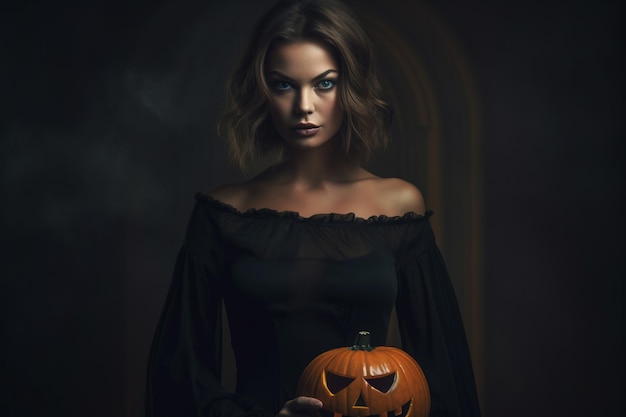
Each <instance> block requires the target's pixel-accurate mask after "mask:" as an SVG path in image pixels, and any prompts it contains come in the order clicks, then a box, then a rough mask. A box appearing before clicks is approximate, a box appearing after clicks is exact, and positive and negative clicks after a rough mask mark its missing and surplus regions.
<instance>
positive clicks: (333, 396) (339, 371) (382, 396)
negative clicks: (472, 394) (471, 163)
mask: <svg viewBox="0 0 626 417" xmlns="http://www.w3.org/2000/svg"><path fill="white" fill-rule="evenodd" d="M297 392H298V395H304V396H308V397H315V398H318V399H320V400H321V401H322V402H323V403H324V406H323V407H322V410H325V411H327V412H329V413H332V414H333V416H334V417H341V416H346V417H347V416H349V417H367V416H375V415H378V416H380V417H388V416H389V414H388V413H389V412H391V413H392V414H393V415H395V416H400V415H404V417H428V413H429V411H430V392H429V389H428V383H427V382H426V377H425V376H424V373H423V372H422V369H421V368H420V366H419V365H418V364H417V362H415V360H414V359H413V358H412V357H411V356H410V355H409V354H407V353H406V352H404V351H403V350H401V349H398V348H394V347H388V346H379V347H376V348H372V347H370V346H369V333H368V332H360V333H359V336H358V338H357V343H355V345H354V346H352V347H344V348H338V349H332V350H329V351H327V352H324V353H322V354H321V355H319V356H317V357H316V358H315V359H313V360H312V361H311V363H309V365H308V366H307V367H306V369H305V370H304V372H303V373H302V376H301V377H300V381H299V383H298V389H297ZM403 408H404V409H403ZM403 412H406V414H403Z"/></svg>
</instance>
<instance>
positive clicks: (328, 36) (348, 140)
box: [218, 0, 391, 170]
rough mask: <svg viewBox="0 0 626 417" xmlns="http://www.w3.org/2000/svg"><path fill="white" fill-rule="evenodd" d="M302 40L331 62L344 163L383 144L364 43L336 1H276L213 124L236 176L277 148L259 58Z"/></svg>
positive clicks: (385, 115)
mask: <svg viewBox="0 0 626 417" xmlns="http://www.w3.org/2000/svg"><path fill="white" fill-rule="evenodd" d="M302 40H311V41H317V42H322V43H324V44H326V45H328V46H329V47H330V49H331V50H332V51H333V53H334V55H335V59H336V60H337V62H338V65H339V71H340V82H339V84H338V93H339V100H340V104H341V106H342V108H343V111H344V122H343V124H342V126H341V130H340V135H339V137H341V140H342V148H343V149H344V151H345V152H346V156H348V157H350V158H353V159H354V160H357V161H358V162H361V163H364V162H366V161H367V160H368V159H369V157H370V155H371V153H372V151H374V150H375V149H380V148H384V147H385V146H386V145H387V143H388V140H389V136H388V132H389V125H390V123H391V107H390V106H389V104H388V103H387V102H386V100H385V99H384V98H383V94H382V88H381V85H380V82H379V80H378V77H377V75H376V72H375V68H374V62H373V48H372V44H371V41H370V40H369V38H368V37H367V35H366V34H365V32H364V30H363V29H362V28H361V26H360V25H359V24H358V23H357V21H356V20H355V19H354V18H353V17H352V16H351V12H350V11H349V10H348V9H347V8H346V7H345V6H344V5H343V4H342V3H340V2H338V1H336V0H281V1H279V2H278V3H277V4H276V5H274V7H272V8H271V9H270V10H269V11H268V12H267V13H266V14H265V15H264V16H263V17H262V18H261V19H260V20H259V22H258V23H257V25H256V26H255V28H254V31H253V33H252V36H251V38H250V41H249V43H248V45H247V47H246V48H245V50H244V53H243V56H242V57H241V60H240V62H239V64H238V65H237V67H236V68H235V70H234V71H233V73H232V75H231V77H230V80H229V82H228V96H227V104H226V108H225V111H224V114H223V115H222V117H221V119H220V121H219V124H218V132H219V133H220V135H221V136H224V137H225V139H226V140H227V143H228V145H229V151H230V156H231V157H232V159H233V160H234V161H235V162H236V163H237V164H238V165H239V166H240V167H241V168H242V169H243V170H245V169H246V168H248V167H249V166H250V165H251V164H255V163H258V162H260V160H262V159H263V158H265V157H267V156H268V155H269V154H271V153H272V152H274V151H281V150H282V149H283V146H284V142H283V141H282V139H281V138H280V137H279V135H278V132H277V131H276V129H275V128H274V125H273V123H272V120H271V118H270V115H269V106H268V97H269V88H268V85H267V82H266V79H265V73H264V67H265V59H266V56H267V54H268V51H269V50H270V48H271V47H272V45H274V44H275V43H276V42H284V41H287V42H295V41H302Z"/></svg>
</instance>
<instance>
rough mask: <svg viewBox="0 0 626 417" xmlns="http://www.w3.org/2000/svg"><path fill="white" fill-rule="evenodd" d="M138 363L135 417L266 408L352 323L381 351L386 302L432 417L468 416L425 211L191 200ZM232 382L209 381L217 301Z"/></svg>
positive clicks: (453, 307) (453, 321)
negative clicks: (156, 318) (139, 408)
mask: <svg viewBox="0 0 626 417" xmlns="http://www.w3.org/2000/svg"><path fill="white" fill-rule="evenodd" d="M196 199H197V202H196V206H195V208H194V211H193V213H192V215H191V219H190V222H189V226H188V229H187V235H186V239H185V243H184V245H183V247H182V249H181V251H180V254H179V256H178V260H177V263H176V268H175V271H174V277H173V280H172V284H171V287H170V290H169V294H168V297H167V301H166V305H165V308H164V311H163V313H162V316H161V320H160V322H159V325H158V328H157V331H156V335H155V337H154V341H153V345H152V351H151V355H150V362H149V369H148V386H147V388H148V391H147V402H146V408H147V410H146V414H147V416H151V417H153V416H155V417H156V416H159V417H160V416H172V417H174V416H175V417H185V416H212V417H218V416H219V417H238V416H252V415H258V416H274V415H275V413H276V412H277V411H278V410H279V409H280V408H281V407H282V405H283V404H284V403H285V401H287V400H289V399H291V398H293V397H294V395H295V394H294V393H295V388H296V384H297V381H298V378H299V376H300V373H301V372H302V370H303V369H304V368H305V367H306V365H307V364H308V362H309V361H310V360H311V359H313V358H314V357H315V356H317V355H318V354H320V353H322V352H324V351H326V350H328V349H332V348H336V347H340V346H349V345H351V344H352V343H353V342H354V338H355V335H356V334H357V333H358V331H360V330H368V331H370V332H371V334H372V344H373V345H374V346H376V345H384V344H385V339H386V335H387V327H388V323H389V319H390V315H391V312H392V309H393V307H394V305H395V307H396V310H397V314H398V322H399V328H400V333H401V338H402V348H403V349H404V350H405V351H407V352H408V353H409V354H411V355H412V356H413V357H414V358H415V359H416V360H417V362H418V363H419V364H420V365H421V367H422V369H423V371H424V373H425V375H426V378H427V380H428V383H429V386H430V390H431V397H432V406H431V408H432V410H431V415H432V416H455V417H457V416H458V417H472V416H478V415H479V409H478V400H477V396H476V387H475V383H474V376H473V372H472V367H471V362H470V357H469V353H468V348H467V342H466V339H465V333H464V330H463V325H462V322H461V317H460V313H459V309H458V306H457V302H456V298H455V296H454V292H453V288H452V285H451V283H450V280H449V278H448V275H447V272H446V268H445V265H444V263H443V260H442V258H441V255H440V253H439V250H438V249H437V247H436V245H435V239H434V235H433V232H432V229H431V227H430V223H429V222H428V217H429V216H430V214H431V213H430V212H429V213H427V214H426V216H420V215H417V214H415V213H407V214H405V215H404V216H401V217H386V216H376V217H371V218H369V219H361V218H358V217H355V216H354V215H352V214H320V215H315V216H312V217H308V218H303V217H300V216H299V215H298V214H297V213H294V212H277V211H274V210H269V209H259V210H249V211H247V212H245V213H241V212H239V211H237V210H236V209H234V208H233V207H231V206H229V205H226V204H224V203H222V202H220V201H217V200H215V199H213V198H211V197H209V196H206V195H202V194H198V195H197V196H196ZM222 300H223V301H224V304H225V306H226V311H227V316H228V323H229V327H230V330H231V340H232V347H233V351H234V354H235V361H236V365H237V378H236V382H237V388H236V392H235V393H229V392H227V391H226V390H225V389H224V388H223V387H222V386H221V385H220V382H219V381H220V363H221V359H220V358H221V352H220V350H221V343H222V342H221V328H220V323H221V317H220V313H221V302H222Z"/></svg>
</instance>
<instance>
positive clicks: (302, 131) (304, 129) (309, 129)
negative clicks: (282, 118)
mask: <svg viewBox="0 0 626 417" xmlns="http://www.w3.org/2000/svg"><path fill="white" fill-rule="evenodd" d="M320 129H321V126H318V125H316V124H313V123H298V124H297V125H295V126H294V127H293V128H292V130H293V131H294V132H295V133H296V134H297V135H298V136H303V137H307V136H313V135H315V134H316V133H317V132H318V131H319V130H320Z"/></svg>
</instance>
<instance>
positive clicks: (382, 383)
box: [365, 372, 396, 394]
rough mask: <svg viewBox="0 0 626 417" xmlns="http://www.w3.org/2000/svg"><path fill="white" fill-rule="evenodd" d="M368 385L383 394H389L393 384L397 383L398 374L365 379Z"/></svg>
mask: <svg viewBox="0 0 626 417" xmlns="http://www.w3.org/2000/svg"><path fill="white" fill-rule="evenodd" d="M365 380H366V381H367V383H368V384H370V385H371V386H372V387H374V388H375V389H377V390H378V391H380V392H382V393H385V394H386V393H387V392H389V390H390V389H391V387H393V383H394V382H395V381H396V373H395V372H394V373H391V374H389V375H385V376H377V377H376V378H365Z"/></svg>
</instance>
